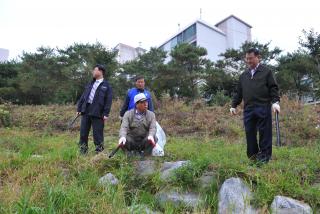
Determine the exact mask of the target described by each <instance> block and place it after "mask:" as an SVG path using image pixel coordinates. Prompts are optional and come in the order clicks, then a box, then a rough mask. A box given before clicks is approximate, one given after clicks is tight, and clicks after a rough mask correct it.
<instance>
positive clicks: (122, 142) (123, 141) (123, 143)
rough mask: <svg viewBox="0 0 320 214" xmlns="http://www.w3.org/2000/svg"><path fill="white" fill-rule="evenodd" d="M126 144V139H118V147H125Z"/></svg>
mask: <svg viewBox="0 0 320 214" xmlns="http://www.w3.org/2000/svg"><path fill="white" fill-rule="evenodd" d="M126 142H127V139H126V138H125V137H121V138H120V139H119V145H120V144H122V145H125V144H126Z"/></svg>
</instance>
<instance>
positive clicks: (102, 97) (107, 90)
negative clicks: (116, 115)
mask: <svg viewBox="0 0 320 214" xmlns="http://www.w3.org/2000/svg"><path fill="white" fill-rule="evenodd" d="M105 72H106V70H105V68H104V66H102V65H99V64H98V65H96V66H95V67H94V68H93V71H92V76H93V80H92V81H91V82H90V83H89V84H87V86H86V87H85V89H84V92H83V94H82V96H81V97H80V99H79V101H78V104H77V114H78V115H79V114H81V116H82V117H81V125H80V141H79V146H80V153H81V154H87V153H88V136H89V132H90V128H91V126H92V129H93V141H94V144H95V146H96V149H95V151H96V153H99V152H102V151H103V150H104V142H103V129H104V123H105V121H107V119H108V117H109V113H110V109H111V104H112V88H111V86H110V85H109V83H108V81H107V80H105V79H104V78H103V77H104V75H105Z"/></svg>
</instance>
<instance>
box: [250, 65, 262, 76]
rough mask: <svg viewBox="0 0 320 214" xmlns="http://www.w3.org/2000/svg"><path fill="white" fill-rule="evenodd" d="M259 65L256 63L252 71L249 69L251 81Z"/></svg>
mask: <svg viewBox="0 0 320 214" xmlns="http://www.w3.org/2000/svg"><path fill="white" fill-rule="evenodd" d="M259 65H260V63H258V65H257V66H256V67H255V68H254V69H251V71H250V73H251V79H253V76H254V74H255V73H256V71H257V68H258V67H259Z"/></svg>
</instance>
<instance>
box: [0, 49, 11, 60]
mask: <svg viewBox="0 0 320 214" xmlns="http://www.w3.org/2000/svg"><path fill="white" fill-rule="evenodd" d="M8 58H9V50H8V49H4V48H0V62H5V61H7V60H8Z"/></svg>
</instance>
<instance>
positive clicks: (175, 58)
mask: <svg viewBox="0 0 320 214" xmlns="http://www.w3.org/2000/svg"><path fill="white" fill-rule="evenodd" d="M270 46H271V45H270V42H269V43H266V44H262V43H259V42H246V43H244V44H243V45H242V46H241V47H240V48H239V49H228V50H227V51H226V52H225V53H222V54H221V59H220V60H218V61H216V62H212V61H210V60H208V59H207V58H206V57H205V56H206V55H207V50H206V49H205V48H202V47H198V46H194V45H189V44H180V45H177V46H176V47H174V48H173V49H172V51H171V52H170V53H166V52H165V51H163V50H162V49H159V48H151V49H150V50H149V51H148V52H146V53H145V54H142V55H139V56H138V58H137V59H135V60H133V61H130V62H127V63H125V64H118V63H117V60H116V58H117V51H115V50H112V49H107V48H106V47H105V46H103V45H102V44H101V43H96V44H78V43H75V44H73V45H70V46H68V47H66V48H64V49H60V48H50V47H40V48H38V49H37V51H36V52H34V53H27V52H24V53H22V55H21V56H19V57H18V59H16V60H11V61H8V62H4V63H0V98H1V99H2V100H6V101H10V102H12V103H16V104H51V103H58V104H64V103H75V102H76V101H77V99H78V98H79V96H80V95H81V93H82V91H83V87H84V85H85V84H86V83H87V82H88V81H90V79H91V71H92V68H93V66H94V65H95V64H97V63H99V64H103V65H105V67H106V70H107V73H106V78H107V79H108V80H109V81H110V83H111V85H112V87H113V91H114V97H115V98H123V97H124V96H125V94H126V92H127V90H128V89H129V88H130V87H132V86H133V80H132V79H134V77H135V76H136V75H143V76H144V77H145V80H146V82H147V87H148V88H149V89H150V90H151V91H152V92H153V93H154V96H155V97H157V98H158V99H161V98H163V97H165V96H166V97H168V96H169V97H171V98H181V99H184V100H186V101H192V100H194V99H199V98H202V99H204V100H205V101H206V102H208V104H217V105H224V104H226V103H227V102H229V101H230V97H231V96H232V94H233V92H234V89H235V85H236V84H237V79H238V77H239V75H240V74H241V73H242V72H243V71H245V69H246V65H245V62H244V55H245V52H246V50H247V49H248V48H252V47H253V48H258V49H259V50H260V52H261V56H262V63H264V64H266V65H268V66H270V67H271V68H272V70H273V71H274V73H275V76H276V79H277V81H278V83H279V86H280V90H281V93H282V94H287V95H288V96H289V97H291V98H296V99H299V100H301V99H302V98H303V96H304V95H306V94H307V95H308V96H309V97H311V98H312V99H318V98H319V97H320V91H319V84H320V35H319V33H317V32H315V31H314V30H312V29H311V30H308V31H305V30H303V32H302V36H301V37H300V40H299V48H298V49H297V50H296V51H293V52H292V53H283V51H282V50H280V49H279V48H277V47H275V48H271V47H270ZM168 54H169V55H170V60H169V62H166V58H167V55H168Z"/></svg>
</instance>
